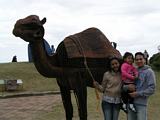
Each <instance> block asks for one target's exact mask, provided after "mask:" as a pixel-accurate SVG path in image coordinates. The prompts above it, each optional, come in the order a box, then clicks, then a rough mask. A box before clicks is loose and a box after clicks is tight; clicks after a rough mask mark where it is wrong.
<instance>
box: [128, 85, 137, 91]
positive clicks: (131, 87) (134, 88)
mask: <svg viewBox="0 0 160 120" xmlns="http://www.w3.org/2000/svg"><path fill="white" fill-rule="evenodd" d="M127 86H128V90H129V91H136V86H135V85H134V84H129V85H127Z"/></svg>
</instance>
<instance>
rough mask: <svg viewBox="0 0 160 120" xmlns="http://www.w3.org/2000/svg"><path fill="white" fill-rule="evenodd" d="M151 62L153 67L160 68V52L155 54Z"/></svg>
mask: <svg viewBox="0 0 160 120" xmlns="http://www.w3.org/2000/svg"><path fill="white" fill-rule="evenodd" d="M149 62H150V65H151V66H152V67H153V69H155V70H160V53H157V54H154V55H153V56H152V57H151V58H150V60H149Z"/></svg>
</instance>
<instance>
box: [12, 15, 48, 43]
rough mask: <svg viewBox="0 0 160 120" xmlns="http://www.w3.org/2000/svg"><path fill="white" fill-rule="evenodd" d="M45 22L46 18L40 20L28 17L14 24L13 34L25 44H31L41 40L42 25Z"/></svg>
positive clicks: (42, 33)
mask: <svg viewBox="0 0 160 120" xmlns="http://www.w3.org/2000/svg"><path fill="white" fill-rule="evenodd" d="M45 22H46V18H43V19H42V20H40V19H39V17H38V16H36V15H30V16H28V17H26V18H24V19H20V20H18V21H17V22H16V24H15V26H14V29H13V34H14V35H15V36H16V37H20V38H22V39H23V40H25V41H27V42H33V41H35V40H37V39H39V38H43V36H44V28H43V24H44V23H45Z"/></svg>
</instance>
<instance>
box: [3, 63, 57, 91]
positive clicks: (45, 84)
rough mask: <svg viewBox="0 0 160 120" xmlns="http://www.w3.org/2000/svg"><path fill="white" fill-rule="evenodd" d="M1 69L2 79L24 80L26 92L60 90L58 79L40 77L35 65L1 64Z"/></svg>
mask: <svg viewBox="0 0 160 120" xmlns="http://www.w3.org/2000/svg"><path fill="white" fill-rule="evenodd" d="M0 68H1V69H0V79H4V80H10V79H11V80H12V79H22V81H23V91H24V92H25V91H29V92H39V91H54V90H59V88H58V86H57V83H56V79H55V78H46V77H43V76H42V75H40V74H39V73H38V71H37V70H36V68H35V66H34V65H33V63H28V62H22V63H21V62H17V63H3V64H2V63H1V64H0Z"/></svg>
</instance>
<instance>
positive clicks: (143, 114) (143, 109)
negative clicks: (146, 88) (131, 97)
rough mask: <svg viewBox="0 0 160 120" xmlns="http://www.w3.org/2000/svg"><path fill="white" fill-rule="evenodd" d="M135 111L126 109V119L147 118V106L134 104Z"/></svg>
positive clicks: (141, 119)
mask: <svg viewBox="0 0 160 120" xmlns="http://www.w3.org/2000/svg"><path fill="white" fill-rule="evenodd" d="M134 106H135V108H136V111H137V112H136V113H135V112H133V111H132V110H130V109H128V115H127V116H128V118H127V120H147V106H145V105H139V104H134Z"/></svg>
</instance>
